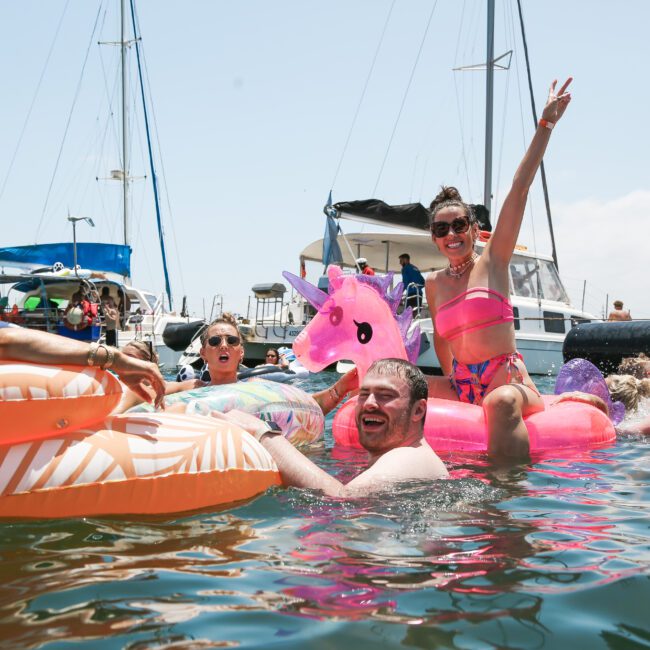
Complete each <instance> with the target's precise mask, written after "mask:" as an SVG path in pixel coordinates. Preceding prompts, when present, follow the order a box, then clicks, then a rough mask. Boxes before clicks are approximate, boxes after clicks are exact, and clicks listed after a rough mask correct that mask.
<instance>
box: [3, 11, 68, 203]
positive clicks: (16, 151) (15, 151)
mask: <svg viewBox="0 0 650 650" xmlns="http://www.w3.org/2000/svg"><path fill="white" fill-rule="evenodd" d="M69 4H70V0H67V2H66V3H65V6H64V7H63V12H62V13H61V18H59V22H58V24H57V26H56V31H55V33H54V38H53V39H52V44H51V45H50V49H49V51H48V53H47V56H46V57H45V64H44V65H43V70H41V76H40V77H39V78H38V83H37V84H36V90H35V92H34V96H33V97H32V102H31V104H30V105H29V110H28V111H27V115H25V121H24V122H23V128H22V129H21V131H20V135H19V136H18V141H17V142H16V148H15V149H14V152H13V155H12V156H11V161H10V162H9V167H8V168H7V173H6V174H5V178H4V181H3V182H2V188H0V201H1V200H2V197H3V195H4V193H5V189H6V187H7V181H8V180H9V176H10V175H11V171H12V169H13V167H14V163H15V162H16V156H17V155H18V150H19V149H20V145H21V144H22V141H23V137H24V135H25V131H26V130H27V124H28V123H29V118H30V117H31V115H32V110H33V109H34V104H35V103H36V98H37V97H38V93H39V92H40V90H41V84H42V83H43V77H44V76H45V72H46V70H47V67H48V65H49V63H50V57H51V56H52V52H53V50H54V46H55V45H56V42H57V40H58V37H59V31H60V30H61V25H62V24H63V18H64V17H65V14H66V11H67V10H68V5H69Z"/></svg>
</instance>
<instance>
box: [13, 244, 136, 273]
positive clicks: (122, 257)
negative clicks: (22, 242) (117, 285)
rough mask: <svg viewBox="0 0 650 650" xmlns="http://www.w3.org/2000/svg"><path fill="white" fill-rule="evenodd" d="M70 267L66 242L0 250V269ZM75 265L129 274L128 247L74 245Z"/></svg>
mask: <svg viewBox="0 0 650 650" xmlns="http://www.w3.org/2000/svg"><path fill="white" fill-rule="evenodd" d="M55 262H61V263H62V264H63V266H66V267H68V268H72V267H73V266H74V250H73V245H72V243H70V242H65V243H60V244H35V245H33V246H10V247H8V248H0V266H2V265H6V266H11V265H12V264H14V265H18V266H28V267H38V266H52V265H53V264H54V263H55ZM77 264H78V265H79V266H80V267H81V268H85V269H92V270H93V271H104V272H107V273H117V274H118V275H124V276H126V277H129V276H130V275H131V247H130V246H124V245H123V244H94V243H87V244H86V243H85V244H77Z"/></svg>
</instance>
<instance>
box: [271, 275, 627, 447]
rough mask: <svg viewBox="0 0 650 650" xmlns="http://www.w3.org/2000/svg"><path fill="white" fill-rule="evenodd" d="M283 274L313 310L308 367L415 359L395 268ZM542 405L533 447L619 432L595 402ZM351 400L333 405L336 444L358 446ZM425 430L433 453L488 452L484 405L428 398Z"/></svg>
mask: <svg viewBox="0 0 650 650" xmlns="http://www.w3.org/2000/svg"><path fill="white" fill-rule="evenodd" d="M283 276H284V277H285V278H286V280H287V281H288V282H289V283H290V284H291V285H292V286H293V287H294V288H295V289H296V291H298V292H299V293H300V294H301V295H302V296H303V297H304V298H305V299H306V300H307V301H308V302H309V303H310V304H311V305H312V306H313V307H314V308H315V309H316V310H317V312H318V313H317V314H316V316H314V318H313V319H312V320H311V321H310V322H309V323H308V324H307V326H306V327H305V329H303V330H302V332H301V333H300V334H299V335H298V336H297V337H296V340H295V341H294V344H293V351H294V352H295V354H296V357H297V358H298V360H299V361H300V362H301V363H302V364H303V365H304V366H305V367H306V368H308V369H309V370H311V371H312V372H319V371H321V370H323V369H324V368H326V367H327V366H330V365H332V364H333V363H335V362H336V361H340V360H350V361H353V362H354V363H355V364H356V366H357V369H358V372H359V381H360V382H361V381H362V380H363V377H364V375H365V373H366V371H367V370H368V368H369V367H370V365H371V364H372V362H373V361H376V360H377V359H384V358H388V357H392V358H399V359H407V360H409V361H411V362H412V363H416V361H417V357H418V353H419V348H420V330H419V328H418V327H417V326H416V327H411V326H412V320H413V316H412V312H411V309H410V308H406V309H404V311H402V312H401V313H400V314H398V313H397V308H398V306H399V303H400V300H401V297H402V291H403V287H402V284H401V283H399V284H398V285H397V286H396V287H395V288H394V289H392V290H391V288H390V287H391V284H392V278H393V276H392V274H388V275H386V276H383V277H380V276H367V275H345V274H344V273H343V271H342V270H341V269H340V268H339V267H337V266H333V265H332V266H330V267H329V268H328V269H327V277H328V279H329V292H328V293H326V292H324V291H322V290H321V289H319V288H317V287H315V286H314V285H312V284H310V283H309V282H307V281H306V280H303V279H301V278H299V277H298V276H296V275H293V274H292V273H289V272H287V271H285V272H284V273H283ZM543 398H544V401H545V407H546V408H545V409H544V410H543V411H539V412H537V413H534V414H532V415H530V416H528V417H526V418H525V421H526V427H527V428H528V432H529V436H530V449H531V452H551V451H558V450H570V449H585V448H593V447H603V446H607V445H610V444H612V443H613V442H614V441H615V439H616V431H615V429H614V425H613V424H612V422H611V420H610V419H609V418H608V417H607V415H605V414H604V413H603V412H602V411H600V410H598V409H597V408H595V407H594V406H591V405H589V404H584V403H580V402H573V401H565V402H560V403H557V404H554V403H553V402H555V401H556V400H557V396H555V395H545V396H543ZM355 401H356V398H352V399H350V400H348V402H346V403H345V404H344V405H343V406H341V408H340V409H339V410H338V412H337V413H336V415H335V417H334V422H333V423H332V433H333V435H334V440H335V441H336V442H337V443H338V444H342V445H347V446H354V447H360V445H359V441H358V433H357V427H356V423H355V420H354V405H355ZM424 435H425V437H426V439H427V441H428V442H429V444H430V445H431V446H432V447H433V449H435V450H436V451H438V452H439V451H479V452H483V451H487V432H486V427H485V416H484V413H483V408H482V407H481V406H476V405H474V404H466V403H461V402H456V401H453V400H444V399H438V398H429V408H428V411H427V418H426V422H425V427H424Z"/></svg>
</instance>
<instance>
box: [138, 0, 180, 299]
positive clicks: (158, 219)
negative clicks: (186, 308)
mask: <svg viewBox="0 0 650 650" xmlns="http://www.w3.org/2000/svg"><path fill="white" fill-rule="evenodd" d="M129 4H130V6H131V21H132V24H133V38H134V41H135V54H136V61H137V63H138V79H139V81H140V92H141V95H142V112H143V115H144V125H145V132H146V134H147V149H148V151H149V167H150V169H151V182H152V184H153V195H154V201H155V206H156V223H157V225H158V239H159V242H160V254H161V256H162V264H163V274H164V276H165V291H166V293H167V302H168V304H169V309H170V311H171V309H172V290H171V285H170V282H169V271H168V270H167V253H166V251H165V233H164V231H163V225H162V217H161V214H160V202H159V200H158V181H157V178H156V169H155V166H154V160H153V151H152V149H151V137H150V134H149V116H148V114H147V102H146V97H145V92H144V83H143V80H142V65H141V62H140V38H139V36H138V30H137V25H136V20H135V8H134V6H133V0H130V3H129Z"/></svg>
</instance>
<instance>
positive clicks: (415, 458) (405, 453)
mask: <svg viewBox="0 0 650 650" xmlns="http://www.w3.org/2000/svg"><path fill="white" fill-rule="evenodd" d="M448 476H449V473H448V472H447V468H446V467H445V466H444V463H443V462H442V461H441V460H440V458H438V455H437V454H436V452H435V451H433V449H431V447H430V446H429V444H428V443H427V442H426V441H424V440H423V441H422V443H421V444H420V445H418V446H416V447H397V448H395V449H391V450H390V451H387V452H386V453H385V454H383V455H382V456H380V457H379V458H378V459H377V460H376V461H375V463H374V464H373V465H372V466H371V467H369V468H368V469H367V470H366V471H365V472H362V473H361V474H359V476H357V477H356V478H355V479H354V480H352V481H350V482H349V483H348V484H347V485H346V486H345V490H344V491H345V492H347V493H355V492H358V491H359V490H362V489H363V490H366V491H372V490H373V489H374V490H378V489H382V488H384V487H386V486H387V485H390V484H391V483H398V482H400V481H409V480H436V479H440V478H446V477H448Z"/></svg>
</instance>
